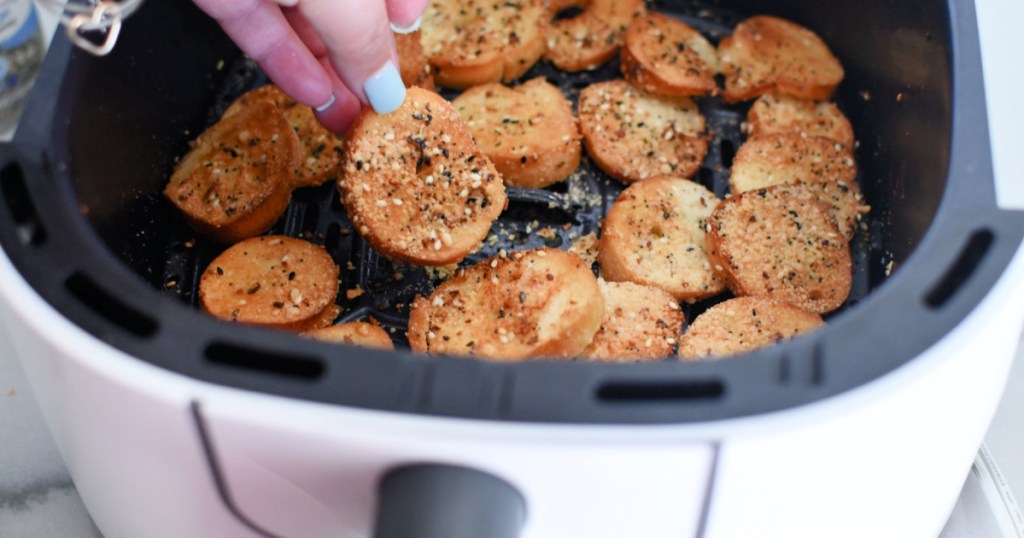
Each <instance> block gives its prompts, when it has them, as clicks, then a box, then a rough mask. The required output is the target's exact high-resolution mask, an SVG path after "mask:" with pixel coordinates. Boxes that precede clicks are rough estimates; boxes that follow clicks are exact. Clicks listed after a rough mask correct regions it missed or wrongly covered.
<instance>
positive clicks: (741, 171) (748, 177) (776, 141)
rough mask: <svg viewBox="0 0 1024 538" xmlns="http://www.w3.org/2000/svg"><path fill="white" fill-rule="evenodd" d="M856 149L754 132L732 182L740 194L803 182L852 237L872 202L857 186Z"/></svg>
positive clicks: (819, 139) (797, 136) (739, 156)
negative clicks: (864, 198) (865, 197)
mask: <svg viewBox="0 0 1024 538" xmlns="http://www.w3.org/2000/svg"><path fill="white" fill-rule="evenodd" d="M856 177H857V165H856V164H855V163H854V160H853V152H851V151H850V150H849V149H848V148H847V147H845V146H843V145H841V144H839V143H838V142H836V141H835V140H832V139H831V138H825V137H823V136H804V135H800V134H796V133H779V134H772V135H763V136H755V137H752V138H749V139H747V141H746V142H744V143H743V145H742V146H740V149H739V151H738V152H736V157H735V158H734V159H733V162H732V169H731V170H730V176H729V186H730V188H731V189H732V192H734V193H739V192H745V191H750V190H754V189H760V188H763V187H768V186H771V185H780V184H783V183H802V184H805V185H806V186H807V187H808V188H810V189H812V190H814V191H815V192H816V193H817V194H818V196H819V197H820V198H821V200H822V201H823V202H825V203H826V204H827V205H828V206H829V214H830V215H832V218H833V219H835V221H836V224H837V225H838V226H839V229H840V231H842V232H843V235H844V236H845V237H846V238H847V239H851V238H852V237H853V233H854V232H855V231H856V229H857V223H858V222H860V216H861V214H862V213H864V212H866V210H867V206H865V205H864V200H863V198H862V196H861V194H860V187H859V186H858V185H857V181H856Z"/></svg>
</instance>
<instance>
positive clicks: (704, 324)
mask: <svg viewBox="0 0 1024 538" xmlns="http://www.w3.org/2000/svg"><path fill="white" fill-rule="evenodd" d="M824 323H825V322H824V321H822V319H821V316H819V315H818V314H815V313H814V312H808V311H806V310H801V309H799V308H797V307H795V306H791V305H788V304H786V303H782V302H779V301H775V300H772V299H769V298H767V297H737V298H735V299H729V300H728V301H723V302H721V303H718V304H717V305H715V306H712V307H711V308H709V309H707V310H706V311H704V313H703V314H701V315H700V316H697V319H695V320H694V321H693V323H692V324H690V327H689V328H687V329H686V332H685V333H684V334H683V337H682V338H681V339H680V340H679V358H680V359H687V360H693V359H705V358H722V357H727V356H730V355H737V354H739V353H743V352H746V351H751V350H754V349H757V348H762V347H767V346H770V345H772V344H774V343H776V342H780V341H782V340H788V339H790V338H792V337H794V336H796V335H798V334H800V333H804V332H807V331H810V330H811V329H815V328H817V327H820V326H822V325H824Z"/></svg>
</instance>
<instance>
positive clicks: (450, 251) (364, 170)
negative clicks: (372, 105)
mask: <svg viewBox="0 0 1024 538" xmlns="http://www.w3.org/2000/svg"><path fill="white" fill-rule="evenodd" d="M341 168H342V173H341V177H340V178H339V179H338V187H339V189H340V191H341V200H342V203H344V204H345V208H346V209H347V210H348V215H349V218H351V219H352V224H353V225H354V226H355V229H356V230H357V231H358V232H359V234H360V235H362V236H363V238H364V239H366V240H368V241H369V242H370V244H371V245H372V246H373V247H374V248H375V249H377V251H378V252H380V253H381V254H383V255H384V256H386V257H388V258H390V259H392V260H396V261H399V262H403V263H412V264H418V265H431V266H440V265H448V264H451V263H456V262H458V261H459V260H461V259H462V258H464V257H466V255H467V254H469V253H470V251H472V250H473V249H475V248H476V247H477V246H479V245H480V242H481V241H483V239H484V237H486V236H487V232H488V231H489V230H490V228H491V223H492V222H494V220H495V219H497V218H498V215H499V214H500V213H501V211H502V210H504V209H505V203H506V198H505V188H504V187H503V186H502V183H501V176H500V175H498V171H497V170H495V169H494V165H493V164H491V161H490V160H489V159H488V158H487V156H486V155H484V154H483V152H481V151H480V149H479V148H478V147H477V145H476V143H474V142H473V139H472V138H471V137H470V135H469V132H468V131H467V130H466V126H465V125H464V124H463V123H462V120H460V119H459V115H458V113H457V112H456V111H455V109H454V108H453V107H452V106H451V104H449V103H448V101H445V100H444V99H443V98H442V97H441V96H439V95H437V94H436V93H433V92H430V91H427V90H424V89H421V88H409V90H408V92H407V94H406V98H405V101H404V102H403V103H402V106H400V107H399V108H398V110H396V111H394V112H392V113H390V114H386V115H380V114H377V113H376V112H373V111H372V110H366V111H364V112H363V114H362V115H361V116H359V118H358V119H356V122H355V124H354V125H353V127H352V129H351V131H349V135H348V137H347V138H346V140H345V151H344V161H343V164H342V167H341Z"/></svg>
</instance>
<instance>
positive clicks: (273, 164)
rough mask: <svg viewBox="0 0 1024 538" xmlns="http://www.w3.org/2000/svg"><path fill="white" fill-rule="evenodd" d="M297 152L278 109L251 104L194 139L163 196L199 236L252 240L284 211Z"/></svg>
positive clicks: (262, 104) (175, 169)
mask: <svg viewBox="0 0 1024 538" xmlns="http://www.w3.org/2000/svg"><path fill="white" fill-rule="evenodd" d="M301 152H302V150H301V146H300V144H299V140H298V137H296V136H295V133H294V132H292V130H291V128H290V127H289V125H288V121H287V120H286V119H285V117H284V115H283V114H282V113H281V112H280V111H279V110H278V109H277V107H275V106H274V105H273V104H271V103H268V102H263V101H259V102H254V103H252V104H251V105H250V106H246V107H244V109H243V110H242V111H240V112H239V113H237V114H232V115H230V116H226V117H224V118H221V120H220V121H218V122H217V123H215V124H213V125H212V126H210V127H209V128H208V129H207V130H206V131H203V133H202V134H200V135H199V137H198V138H196V140H195V141H194V142H193V143H192V149H190V150H189V152H188V153H186V154H185V156H184V157H182V158H181V160H180V161H179V162H178V164H177V166H175V168H174V172H173V173H172V174H171V179H170V181H169V182H168V184H167V187H166V188H165V189H164V196H165V197H166V198H167V199H168V200H169V201H170V202H171V203H172V204H174V206H175V207H177V208H178V210H179V211H181V213H182V214H183V215H184V216H185V218H186V220H187V221H188V223H189V224H190V225H191V226H192V228H194V229H195V230H196V231H197V232H199V233H200V234H201V235H203V236H206V237H209V238H210V239H213V240H214V241H219V242H222V243H233V242H235V241H239V240H241V239H244V238H247V237H252V236H254V235H258V234H260V233H263V232H265V231H266V230H267V229H268V228H270V227H271V226H272V225H273V224H274V221H276V220H277V218H278V217H279V216H281V214H282V213H284V210H285V209H286V208H287V207H288V202H289V201H290V200H291V191H292V184H293V179H292V177H293V176H292V174H293V171H294V170H295V168H296V166H297V163H298V161H299V158H300V155H301Z"/></svg>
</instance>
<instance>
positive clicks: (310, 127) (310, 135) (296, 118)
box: [224, 84, 341, 187]
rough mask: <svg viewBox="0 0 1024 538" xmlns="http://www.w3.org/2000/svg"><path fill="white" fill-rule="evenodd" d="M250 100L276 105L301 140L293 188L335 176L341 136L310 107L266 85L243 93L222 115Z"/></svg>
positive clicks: (315, 184)
mask: <svg viewBox="0 0 1024 538" xmlns="http://www.w3.org/2000/svg"><path fill="white" fill-rule="evenodd" d="M254 101H268V102H271V103H273V104H275V105H277V107H278V108H279V109H280V110H281V112H283V113H284V117H285V119H287V120H288V123H290V124H291V127H292V130H293V131H295V134H296V135H297V136H298V137H299V142H301V143H302V158H301V163H300V165H299V166H298V167H296V169H295V170H294V171H293V174H292V175H293V176H294V178H295V186H296V187H315V186H317V185H320V184H322V183H323V182H325V181H327V180H328V179H334V178H336V177H337V175H338V162H339V161H341V139H340V138H338V137H337V136H335V135H334V133H331V132H330V131H328V130H327V129H325V128H324V126H323V125H320V122H319V121H317V119H316V116H314V115H313V109H311V108H309V107H308V106H306V105H303V104H301V103H299V102H296V101H295V100H294V99H292V98H291V97H288V95H287V94H286V93H284V91H282V90H281V88H278V87H277V86H275V85H273V84H267V85H265V86H261V87H259V88H256V89H255V90H252V91H249V92H247V93H245V94H243V95H242V96H241V97H239V98H238V99H237V100H235V102H234V103H232V104H231V106H229V107H228V109H227V110H226V111H225V112H224V115H225V116H230V115H231V114H234V113H236V112H239V111H241V110H242V108H244V107H246V106H248V105H249V104H251V103H252V102H254Z"/></svg>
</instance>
